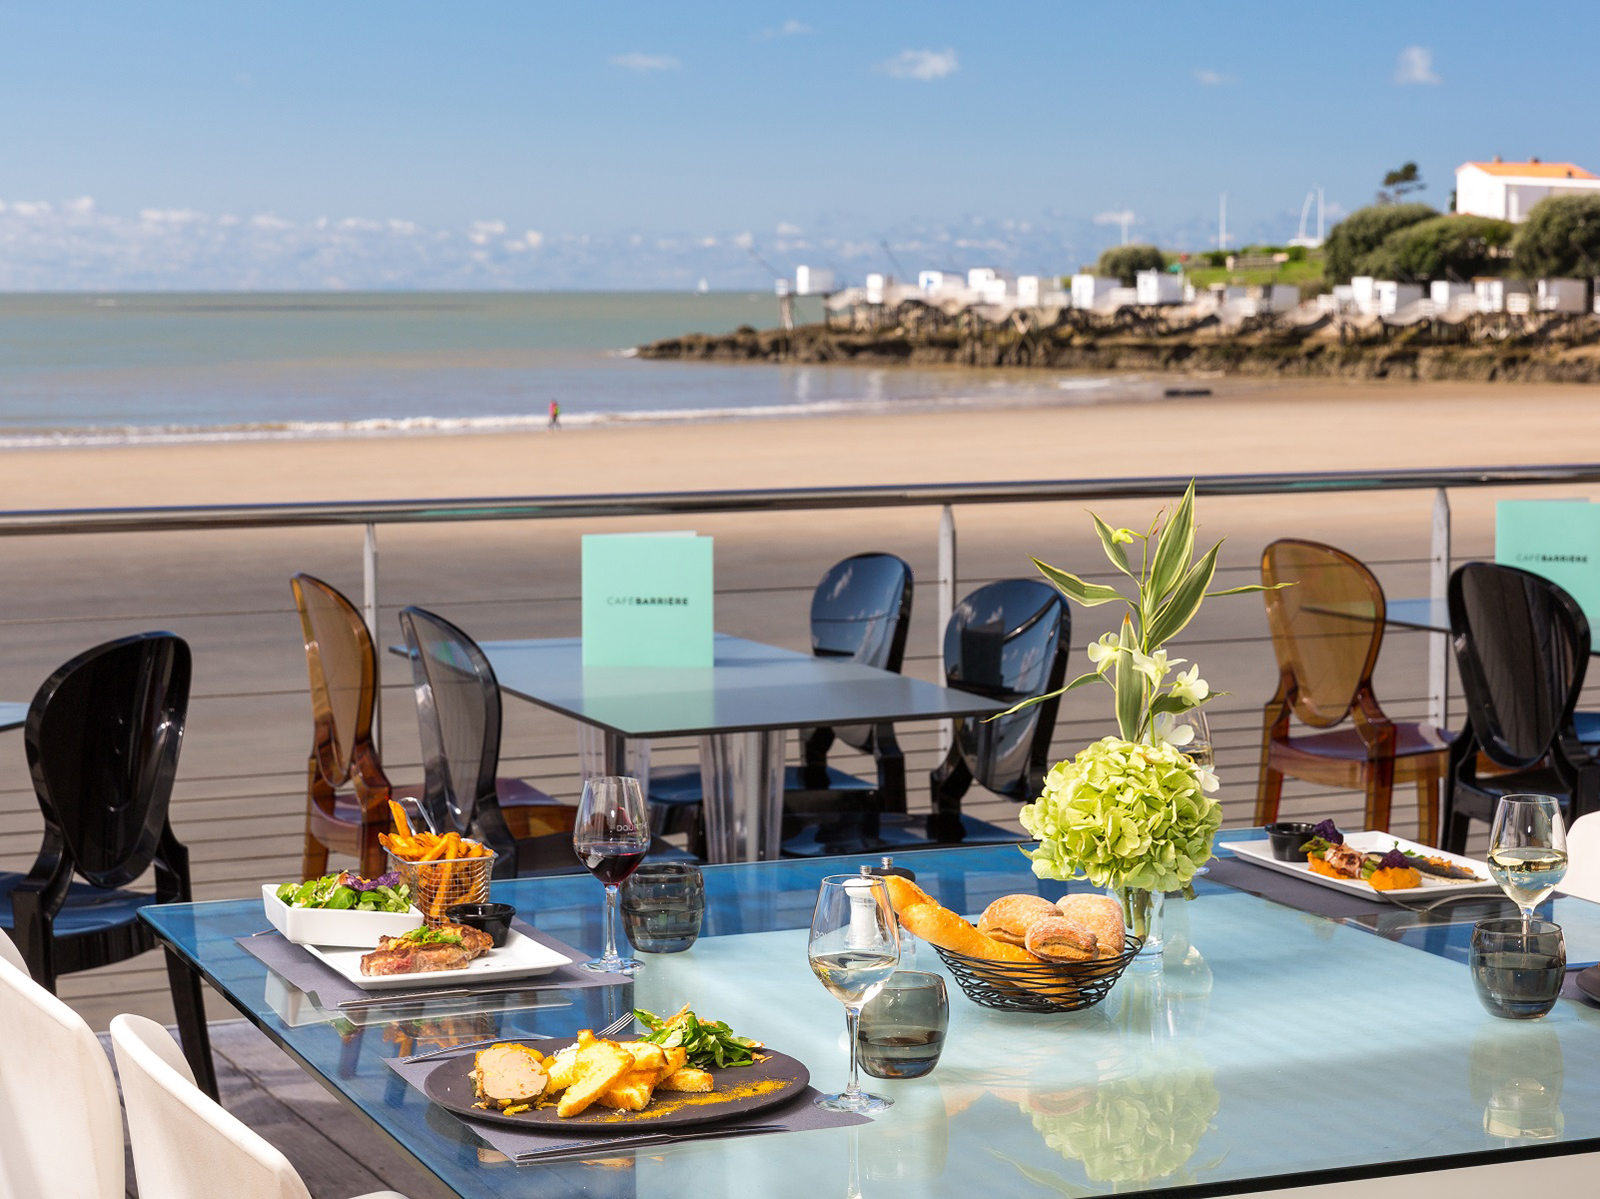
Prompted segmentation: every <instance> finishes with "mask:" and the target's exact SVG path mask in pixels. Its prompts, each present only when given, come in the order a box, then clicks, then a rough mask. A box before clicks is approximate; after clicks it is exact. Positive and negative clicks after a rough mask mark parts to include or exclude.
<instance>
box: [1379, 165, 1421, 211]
mask: <svg viewBox="0 0 1600 1199" xmlns="http://www.w3.org/2000/svg"><path fill="white" fill-rule="evenodd" d="M1427 186H1428V185H1427V184H1426V183H1424V182H1423V181H1422V176H1421V175H1420V174H1418V173H1417V164H1416V163H1414V162H1408V163H1406V164H1405V166H1403V167H1401V168H1400V169H1399V170H1397V171H1390V172H1389V173H1388V174H1387V175H1385V176H1384V177H1383V187H1382V188H1381V189H1380V190H1379V192H1378V203H1379V204H1398V203H1399V202H1400V201H1401V200H1403V199H1405V197H1406V196H1408V195H1410V194H1411V193H1412V192H1419V191H1422V190H1423V189H1424V188H1426V187H1427Z"/></svg>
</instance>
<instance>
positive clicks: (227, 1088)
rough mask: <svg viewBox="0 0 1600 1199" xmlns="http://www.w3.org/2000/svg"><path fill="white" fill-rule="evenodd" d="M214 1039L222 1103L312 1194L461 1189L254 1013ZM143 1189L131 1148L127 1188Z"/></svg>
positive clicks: (217, 1029) (329, 1197) (322, 1197)
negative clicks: (346, 1098)
mask: <svg viewBox="0 0 1600 1199" xmlns="http://www.w3.org/2000/svg"><path fill="white" fill-rule="evenodd" d="M100 1040H101V1042H102V1043H103V1044H104V1045H105V1047H106V1053H107V1055H110V1053H111V1038H110V1036H109V1035H107V1034H105V1033H102V1034H101V1036H100ZM211 1047H212V1052H213V1054H214V1055H215V1058H216V1063H217V1083H218V1087H219V1089H220V1090H221V1093H222V1102H223V1106H225V1107H226V1108H227V1109H228V1110H229V1111H230V1112H232V1113H233V1114H234V1115H235V1116H237V1117H239V1119H241V1120H243V1121H244V1122H245V1123H246V1124H248V1125H249V1126H250V1127H251V1128H253V1129H255V1131H256V1132H258V1133H260V1134H261V1135H262V1136H263V1137H265V1138H266V1139H267V1140H268V1141H270V1142H272V1144H274V1145H276V1146H277V1147H278V1148H279V1149H280V1150H282V1152H283V1154H284V1156H286V1157H287V1158H288V1159H289V1160H290V1161H291V1162H293V1163H294V1166H295V1169H297V1170H299V1171H300V1176H301V1177H302V1178H303V1179H305V1183H306V1187H307V1188H308V1189H309V1190H310V1191H311V1194H312V1196H313V1199H350V1196H352V1195H365V1194H367V1193H368V1192H369V1191H381V1190H383V1189H385V1188H390V1189H393V1190H396V1191H399V1192H401V1193H402V1194H403V1195H405V1196H407V1199H446V1197H447V1196H450V1195H453V1194H454V1193H455V1192H453V1191H450V1190H447V1189H446V1188H445V1187H443V1186H442V1185H441V1184H440V1183H439V1182H438V1181H437V1180H436V1179H435V1178H433V1176H432V1175H430V1174H427V1173H425V1172H424V1171H422V1170H419V1169H418V1168H417V1167H416V1166H414V1165H412V1164H411V1163H410V1162H409V1161H408V1160H406V1158H405V1157H404V1155H403V1154H401V1152H400V1151H399V1150H398V1149H396V1148H395V1147H394V1145H393V1144H392V1143H391V1142H390V1141H389V1139H388V1138H387V1137H385V1136H384V1135H383V1134H382V1133H379V1132H377V1131H375V1130H373V1129H371V1128H369V1127H368V1126H367V1125H366V1123H365V1122H364V1121H363V1120H362V1119H361V1118H360V1117H358V1116H357V1115H356V1114H355V1113H354V1112H352V1111H351V1110H350V1109H349V1108H348V1107H346V1106H345V1105H344V1103H343V1102H342V1101H341V1100H339V1099H336V1098H335V1097H334V1096H333V1095H332V1094H331V1093H329V1092H328V1091H327V1090H325V1089H324V1088H323V1087H322V1085H321V1084H320V1083H318V1082H317V1081H316V1080H315V1079H313V1078H312V1077H311V1075H309V1074H307V1073H306V1072H305V1071H304V1070H302V1069H301V1068H300V1066H299V1065H298V1064H296V1063H295V1061H294V1060H293V1059H292V1058H290V1057H289V1056H288V1055H287V1054H285V1053H284V1052H283V1051H282V1050H281V1049H279V1048H278V1047H277V1046H276V1045H274V1044H273V1043H272V1042H271V1041H270V1040H268V1039H267V1037H266V1035H265V1034H264V1033H262V1032H260V1031H258V1030H257V1029H256V1027H255V1026H254V1025H252V1024H250V1023H249V1022H248V1021H245V1020H226V1021H221V1022H218V1023H215V1024H213V1025H212V1026H211ZM113 1068H115V1062H114V1061H113ZM138 1193H139V1190H138V1185H137V1183H136V1181H135V1179H134V1174H133V1157H132V1155H131V1154H130V1155H129V1157H128V1194H129V1196H130V1197H136V1196H137V1195H138Z"/></svg>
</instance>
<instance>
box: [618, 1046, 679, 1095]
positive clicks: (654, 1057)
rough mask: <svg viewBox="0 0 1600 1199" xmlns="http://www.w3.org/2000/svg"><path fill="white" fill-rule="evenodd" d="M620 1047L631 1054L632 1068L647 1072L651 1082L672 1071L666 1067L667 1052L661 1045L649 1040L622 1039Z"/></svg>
mask: <svg viewBox="0 0 1600 1199" xmlns="http://www.w3.org/2000/svg"><path fill="white" fill-rule="evenodd" d="M622 1047H623V1048H624V1049H626V1050H627V1051H628V1052H629V1053H631V1054H632V1055H633V1068H634V1070H635V1071H637V1072H638V1073H640V1074H649V1075H650V1076H651V1078H652V1080H653V1082H654V1080H659V1079H662V1078H665V1077H666V1076H667V1075H668V1074H671V1073H672V1071H670V1070H668V1069H667V1052H666V1050H664V1049H662V1048H661V1046H659V1045H652V1044H651V1043H650V1042H649V1041H624V1042H623V1043H622ZM653 1082H652V1085H653Z"/></svg>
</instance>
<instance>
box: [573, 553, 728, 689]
mask: <svg viewBox="0 0 1600 1199" xmlns="http://www.w3.org/2000/svg"><path fill="white" fill-rule="evenodd" d="M712 598H713V596H712V572H711V538H709V537H696V536H695V535H694V534H692V533H601V534H589V535H586V536H585V537H584V539H583V664H584V665H585V666H677V667H685V666H691V667H709V666H710V665H711V641H712Z"/></svg>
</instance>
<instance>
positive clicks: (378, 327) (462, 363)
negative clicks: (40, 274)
mask: <svg viewBox="0 0 1600 1199" xmlns="http://www.w3.org/2000/svg"><path fill="white" fill-rule="evenodd" d="M797 317H798V319H800V320H802V321H808V320H818V319H820V317H821V307H820V304H819V303H818V302H817V301H815V300H812V299H801V300H800V301H799V312H798V313H797ZM777 324H778V304H777V300H776V298H775V297H774V296H773V295H771V294H760V293H746V292H711V293H706V294H695V293H684V292H520V293H499V292H451V293H426V292H402V293H394V292H389V293H365V294H352V293H270V294H250V293H206V294H175V293H140V294H126V295H110V294H108V295H90V294H66V293H50V294H10V295H0V446H12V447H17V446H48V445H96V444H118V443H125V442H135V441H184V440H210V441H225V440H247V439H274V438H297V437H353V436H374V435H389V436H392V435H404V434H418V435H420V434H448V433H462V432H492V431H497V430H518V429H527V428H541V427H544V426H545V425H546V424H547V422H548V413H549V405H550V401H551V400H555V401H557V402H558V403H559V404H560V408H561V423H562V425H563V426H569V427H570V426H578V427H581V426H585V425H599V424H607V423H619V422H639V421H683V420H708V419H722V420H730V419H758V418H762V417H773V416H805V415H808V414H823V413H838V412H852V411H893V410H901V409H904V410H910V409H918V410H926V409H937V408H963V407H971V408H982V407H989V406H997V405H1001V406H1028V405H1053V404H1084V403H1095V402H1101V401H1104V400H1108V399H1119V398H1120V399H1129V398H1158V397H1159V396H1160V395H1161V387H1160V385H1159V384H1158V383H1156V382H1152V381H1149V380H1141V379H1137V378H1128V377H1117V378H1109V377H1093V378H1086V377H1083V376H1071V375H1067V374H1064V373H1059V372H1043V371H975V370H969V369H961V368H920V369H919V368H911V367H889V368H884V367H854V366H832V365H829V366H799V365H772V364H766V363H759V364H728V363H683V362H665V361H654V360H646V359H641V358H638V357H636V356H634V354H633V349H634V347H636V346H639V345H642V344H645V343H648V342H651V341H655V340H658V339H660V338H665V337H671V336H674V335H677V334H681V333H689V332H700V333H724V332H730V331H732V330H734V329H736V328H738V327H739V326H741V325H750V326H754V327H756V328H771V327H773V326H776V325H777Z"/></svg>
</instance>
